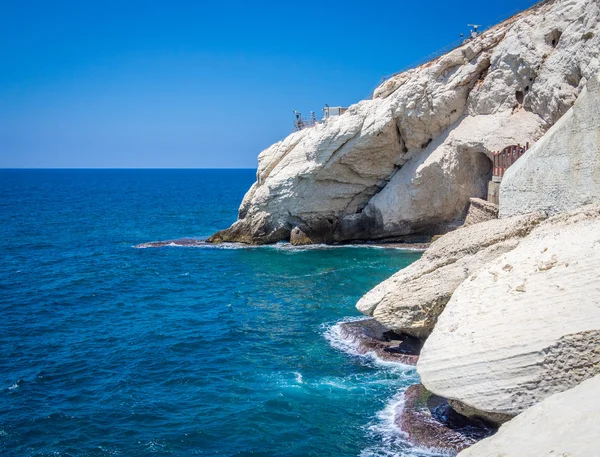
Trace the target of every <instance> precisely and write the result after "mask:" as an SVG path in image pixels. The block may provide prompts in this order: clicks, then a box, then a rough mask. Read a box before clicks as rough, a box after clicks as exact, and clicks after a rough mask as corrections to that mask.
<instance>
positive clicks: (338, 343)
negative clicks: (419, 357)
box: [321, 316, 415, 373]
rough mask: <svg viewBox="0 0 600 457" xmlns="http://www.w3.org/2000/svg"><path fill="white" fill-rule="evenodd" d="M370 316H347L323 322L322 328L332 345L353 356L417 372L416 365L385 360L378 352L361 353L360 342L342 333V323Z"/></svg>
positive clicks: (390, 367) (388, 366)
mask: <svg viewBox="0 0 600 457" xmlns="http://www.w3.org/2000/svg"><path fill="white" fill-rule="evenodd" d="M368 319H369V318H368V317H364V316H353V317H347V318H344V319H342V320H340V321H337V322H335V323H333V324H331V323H328V324H322V325H321V328H322V329H323V336H324V337H325V339H326V340H327V341H328V342H329V344H330V345H331V347H333V348H334V349H337V350H338V351H341V352H344V353H346V354H348V355H350V356H353V357H361V358H363V359H366V360H369V361H371V362H372V363H374V364H376V365H377V366H379V367H385V368H389V369H395V370H400V371H406V372H410V373H414V372H415V367H414V366H412V365H407V364H405V363H400V362H395V361H390V360H383V359H382V358H380V357H379V356H378V355H377V353H376V352H374V351H369V352H366V353H361V352H360V351H359V350H358V344H359V343H358V342H357V341H356V340H355V339H353V338H346V337H344V336H343V335H342V330H341V327H340V325H341V324H344V323H346V322H358V321H364V320H368Z"/></svg>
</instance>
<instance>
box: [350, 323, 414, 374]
mask: <svg viewBox="0 0 600 457" xmlns="http://www.w3.org/2000/svg"><path fill="white" fill-rule="evenodd" d="M339 327H340V335H341V336H342V338H344V339H346V340H348V341H351V342H352V343H353V344H354V345H355V346H356V350H357V351H358V352H359V353H360V354H367V353H374V354H375V355H376V356H377V357H378V358H380V359H382V360H387V361H391V362H399V363H405V364H407V365H416V364H417V360H419V353H420V352H421V347H422V346H423V342H422V341H421V340H419V339H418V338H414V337H411V336H409V335H398V334H397V333H394V332H393V331H391V330H389V329H387V328H385V327H384V326H383V325H381V324H380V323H379V322H377V321H376V320H375V319H363V320H359V321H351V322H343V323H341V324H339Z"/></svg>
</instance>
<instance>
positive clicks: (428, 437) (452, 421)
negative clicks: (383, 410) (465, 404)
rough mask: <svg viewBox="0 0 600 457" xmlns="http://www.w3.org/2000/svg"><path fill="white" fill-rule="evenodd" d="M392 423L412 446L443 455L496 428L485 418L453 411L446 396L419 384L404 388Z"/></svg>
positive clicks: (453, 452)
mask: <svg viewBox="0 0 600 457" xmlns="http://www.w3.org/2000/svg"><path fill="white" fill-rule="evenodd" d="M395 423H396V425H397V426H398V428H399V429H400V430H401V431H402V432H404V433H405V434H406V435H407V440H408V442H409V443H410V444H412V445H413V446H417V447H420V448H426V449H430V450H435V451H438V452H443V453H444V454H445V455H456V454H457V453H458V452H459V451H461V450H462V449H465V448H467V447H469V446H471V445H473V444H475V443H476V442H477V441H479V440H482V439H483V438H486V437H488V436H490V435H491V434H493V433H494V432H495V430H496V429H495V427H493V426H492V425H491V424H488V423H486V422H485V421H482V420H471V419H468V418H467V417H465V416H462V415H460V414H458V413H456V412H455V411H454V410H453V409H452V408H451V407H450V405H449V404H448V402H447V401H446V399H444V398H442V397H438V396H437V395H433V394H432V393H431V392H429V391H427V389H425V387H423V385H421V384H416V385H413V386H410V387H409V388H408V389H406V392H405V393H404V402H403V403H402V405H401V406H400V407H399V408H398V410H397V411H396V418H395Z"/></svg>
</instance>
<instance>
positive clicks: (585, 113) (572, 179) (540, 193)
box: [500, 74, 600, 217]
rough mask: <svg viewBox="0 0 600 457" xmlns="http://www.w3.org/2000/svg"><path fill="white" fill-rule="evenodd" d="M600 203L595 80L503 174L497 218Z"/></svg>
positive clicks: (599, 82)
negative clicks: (498, 216) (498, 215)
mask: <svg viewBox="0 0 600 457" xmlns="http://www.w3.org/2000/svg"><path fill="white" fill-rule="evenodd" d="M596 202H600V74H598V75H596V76H594V77H593V78H591V79H590V80H589V82H588V84H587V87H586V88H585V89H584V90H583V92H582V93H581V95H580V97H579V98H578V99H577V102H576V103H575V105H574V106H573V107H572V108H571V109H570V110H569V111H568V112H567V113H566V114H565V115H564V116H563V117H562V118H561V119H560V120H559V121H558V122H557V123H556V124H555V125H554V126H553V127H552V128H551V129H550V130H549V131H548V133H546V135H544V136H543V137H542V138H541V139H540V141H539V142H538V143H537V144H536V145H535V146H534V147H533V148H532V149H530V150H529V151H527V154H525V155H524V156H523V157H522V158H520V159H519V160H518V161H517V162H516V163H515V164H514V165H513V166H512V167H511V168H509V169H508V171H507V172H506V175H505V176H504V179H503V180H502V185H501V187H500V215H501V217H509V216H513V215H515V214H523V213H527V212H530V211H540V210H541V211H546V212H548V213H549V214H555V213H559V212H565V211H570V210H573V209H575V208H578V207H580V206H583V205H585V204H590V203H596Z"/></svg>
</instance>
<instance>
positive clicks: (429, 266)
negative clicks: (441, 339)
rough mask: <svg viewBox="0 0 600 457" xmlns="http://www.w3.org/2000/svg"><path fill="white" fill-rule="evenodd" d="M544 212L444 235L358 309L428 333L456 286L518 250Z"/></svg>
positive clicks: (401, 329) (370, 294)
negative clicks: (510, 252) (498, 258)
mask: <svg viewBox="0 0 600 457" xmlns="http://www.w3.org/2000/svg"><path fill="white" fill-rule="evenodd" d="M541 220H542V216H541V215H540V214H530V215H526V216H519V217H514V218H509V219H502V220H499V219H494V220H490V221H487V222H482V223H480V224H475V225H471V226H468V227H463V228H460V229H458V230H455V231H453V232H450V233H448V234H447V235H444V236H443V237H441V238H440V239H439V240H437V241H436V242H435V243H433V244H432V245H431V247H430V248H429V249H427V251H425V253H424V254H423V256H422V257H421V258H420V259H419V260H418V261H416V262H415V263H413V264H411V265H409V266H408V267H406V268H404V269H403V270H400V271H399V272H398V273H396V274H395V275H393V276H392V277H390V278H389V279H387V280H386V281H384V282H382V283H381V284H379V285H378V286H376V287H375V288H374V289H372V290H371V291H369V292H368V293H367V294H366V295H365V296H363V297H362V298H361V299H360V301H359V302H358V303H357V305H356V307H357V308H358V309H359V310H360V311H361V312H362V313H364V314H367V315H372V316H373V317H375V319H377V320H378V321H379V322H380V323H382V324H383V325H385V326H386V327H388V328H390V329H392V330H394V331H396V332H398V333H407V334H409V335H413V336H416V337H419V338H423V337H427V336H428V335H429V334H430V333H431V331H432V330H433V327H434V325H435V323H436V321H437V319H438V316H439V315H440V313H441V312H442V310H443V309H444V306H445V305H446V303H447V302H448V300H450V297H451V296H452V293H453V292H454V290H455V289H456V288H457V287H458V286H459V285H460V284H461V283H462V282H463V281H464V280H465V279H467V277H468V276H469V275H470V274H471V273H473V272H474V271H477V270H478V269H479V268H482V267H483V266H485V265H487V264H489V263H490V262H491V261H492V260H494V259H495V258H496V257H499V256H500V255H502V254H504V253H506V252H508V251H510V250H512V249H514V248H515V247H516V246H517V245H518V244H519V240H520V239H521V238H523V237H524V236H526V235H527V234H528V233H529V232H530V231H531V230H533V228H534V227H536V226H537V225H538V224H539V223H540V221H541Z"/></svg>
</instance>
